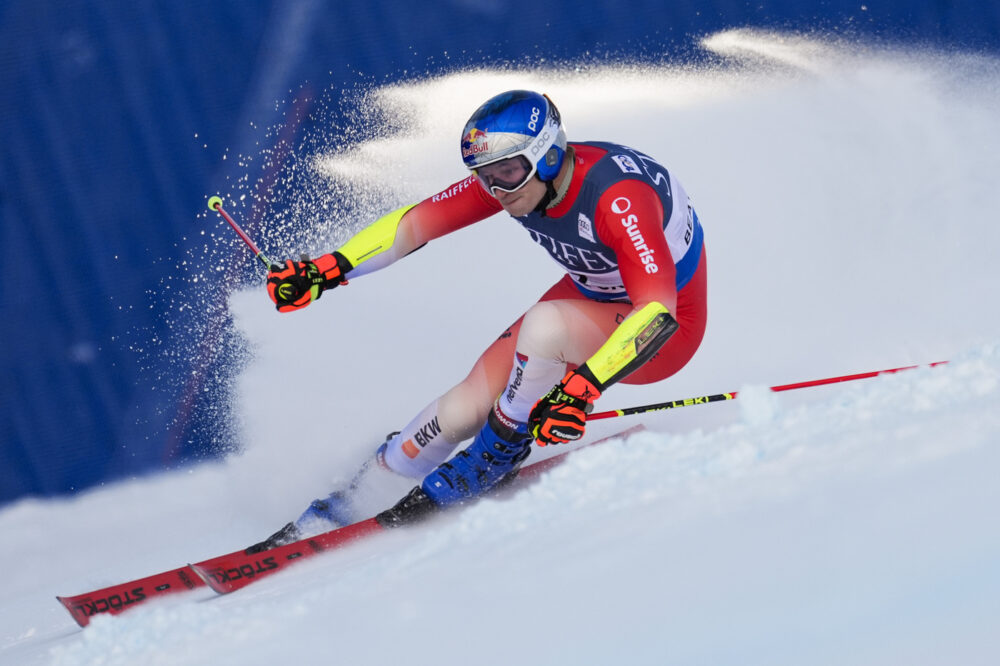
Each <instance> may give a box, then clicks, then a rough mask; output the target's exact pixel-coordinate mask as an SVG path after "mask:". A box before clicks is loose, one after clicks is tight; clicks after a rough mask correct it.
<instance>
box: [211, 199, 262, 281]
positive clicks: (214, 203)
mask: <svg viewBox="0 0 1000 666" xmlns="http://www.w3.org/2000/svg"><path fill="white" fill-rule="evenodd" d="M208 209H209V210H214V211H215V212H217V213H218V214H219V215H221V216H222V219H224V220H225V221H226V222H228V223H229V226H231V227H232V228H233V231H235V232H236V235H237V236H239V237H240V239H241V240H242V241H243V242H244V243H246V244H247V246H248V247H249V248H250V249H251V250H253V253H254V256H256V257H257V258H258V259H260V260H261V261H262V262H264V265H265V266H266V267H267V269H268V270H270V269H271V260H270V259H268V258H267V257H265V256H264V253H263V252H261V251H260V250H258V249H257V246H256V245H254V242H253V241H252V240H250V237H249V236H247V234H246V232H245V231H243V230H242V229H240V225H238V224H236V220H234V219H233V218H232V217H230V215H229V213H227V212H226V210H225V209H224V208H223V207H222V198H221V197H211V198H210V199H209V200H208Z"/></svg>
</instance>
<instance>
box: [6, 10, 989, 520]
mask: <svg viewBox="0 0 1000 666" xmlns="http://www.w3.org/2000/svg"><path fill="white" fill-rule="evenodd" d="M746 26H755V27H769V28H780V29H793V30H795V29H798V30H811V29H820V30H822V31H825V32H831V31H832V32H835V33H840V34H845V35H857V36H863V37H873V36H874V37H878V38H884V39H890V40H894V41H903V42H911V41H919V42H921V43H926V44H931V45H936V46H943V47H949V48H951V47H956V48H961V49H966V50H988V51H992V52H995V51H996V50H997V47H998V44H1000V3H998V2H988V3H987V2H962V3H958V2H940V1H936V2H935V1H930V0H915V1H908V0H894V1H892V2H879V1H878V0H872V1H871V2H866V3H862V2H857V1H852V2H845V1H833V0H831V1H827V2H801V1H800V0H788V1H785V2H777V1H767V0H757V1H755V2H741V1H736V0H728V1H727V0H715V1H706V2H683V1H678V2H670V3H665V2H662V3H661V2H648V1H647V2H641V1H637V2H628V3H622V2H613V1H611V0H605V1H601V2H587V1H586V0H583V1H581V0H547V1H546V2H524V1H520V0H518V1H514V0H510V1H508V0H478V1H475V0H451V1H450V2H440V3H433V2H431V3H416V2H372V1H366V2H362V1H358V0H339V1H338V2H329V3H327V2H320V1H319V0H299V1H294V0H288V1H285V2H263V1H252V0H229V1H220V2H208V3H206V2H194V1H191V0H172V1H169V2H167V1H162V0H161V1H154V0H138V1H135V2H120V1H114V0H89V1H88V2H74V1H66V0H47V1H45V2H39V1H37V0H12V1H8V2H6V3H3V4H2V6H0V145H2V159H0V234H2V235H0V251H2V260H3V270H2V273H0V275H2V276H3V279H0V355H2V378H3V381H2V382H0V392H2V393H0V395H2V400H0V405H2V411H0V502H5V501H9V500H11V499H13V498H17V497H20V496H23V495H26V494H42V495H50V494H59V493H66V492H72V491H75V490H79V489H82V488H85V487H88V486H91V485H93V484H96V483H100V482H102V481H104V480H109V479H114V478H120V477H122V476H127V475H133V474H138V473H142V472H147V471H150V470H155V469H160V468H163V467H165V466H173V465H178V464H182V463H184V462H186V461H189V460H191V459H193V458H197V457H199V456H211V455H215V454H217V453H218V452H219V451H220V450H222V449H224V448H225V446H227V445H228V444H229V442H227V437H226V430H225V427H224V425H223V424H224V422H225V416H226V415H225V412H224V407H220V402H221V401H220V399H219V391H221V390H222V389H223V388H224V386H225V381H224V376H225V375H226V372H227V368H228V367H231V363H232V362H233V350H231V349H227V347H226V345H227V344H228V343H227V342H226V336H225V335H223V334H220V332H219V331H220V330H222V329H224V328H225V326H226V322H225V321H224V319H219V318H216V319H209V320H208V321H205V320H204V317H205V315H203V314H202V313H203V312H205V311H208V310H209V309H203V308H200V307H199V304H198V302H197V299H199V298H204V296H205V294H204V293H198V292H194V291H188V290H187V288H186V280H187V277H188V276H190V275H193V274H196V273H197V270H198V269H199V267H198V266H197V265H196V264H197V257H198V256H199V255H198V252H197V248H196V246H197V245H198V244H199V243H203V240H201V239H200V238H199V234H200V231H201V230H202V229H203V228H204V226H205V220H204V217H202V218H199V217H198V215H199V213H201V211H203V208H204V197H205V194H206V193H212V192H216V191H220V192H223V191H225V188H226V186H227V183H231V179H232V178H236V177H238V175H239V174H240V173H241V172H240V171H239V170H238V167H237V165H235V164H234V161H235V160H229V161H227V160H223V159H221V156H222V155H223V154H226V150H227V149H231V150H232V153H231V154H233V155H236V154H246V153H249V152H252V151H262V150H266V149H269V148H273V147H274V146H273V145H272V146H268V145H261V143H260V142H261V140H262V137H263V139H264V140H265V143H266V141H267V140H270V141H272V142H274V141H277V139H278V136H279V135H278V134H274V135H264V134H262V133H261V132H260V128H267V127H271V126H273V125H275V124H277V123H279V122H283V123H285V124H286V125H288V126H289V127H290V129H289V131H290V132H292V134H293V135H296V133H297V136H302V135H303V134H306V133H308V131H309V123H310V122H313V121H312V120H311V119H310V117H309V116H308V115H307V114H305V113H303V111H304V110H307V109H304V107H305V106H307V105H308V99H309V95H308V94H305V93H304V92H303V91H313V92H316V91H324V90H330V89H334V90H336V89H341V88H342V89H351V88H353V87H354V86H356V85H358V84H359V83H372V82H378V83H382V82H386V81H392V80H397V79H403V78H413V77H417V76H421V75H423V74H427V73H434V72H440V71H441V70H444V69H453V68H457V67H461V66H463V65H469V64H496V63H500V62H511V63H525V62H529V63H530V62H537V61H539V60H540V59H543V58H544V59H546V60H551V59H553V58H555V59H574V58H587V59H590V60H593V59H594V58H600V57H602V54H612V55H615V56H631V57H634V58H640V59H647V60H659V59H661V58H663V57H664V55H666V56H668V57H669V56H671V55H675V56H677V57H681V55H682V54H683V53H684V52H685V51H686V50H688V49H690V47H691V45H692V43H693V42H694V40H695V38H697V37H698V36H702V35H705V34H708V33H711V32H714V31H717V30H720V29H724V28H731V27H746ZM310 94H312V93H310ZM276 101H278V102H279V103H277V104H276ZM290 112H291V113H293V115H295V114H297V115H296V117H297V118H298V120H296V122H294V123H289V122H288V115H287V114H288V113H290ZM325 120H329V118H326V119H325ZM286 138H287V137H286ZM292 138H293V139H294V136H293V137H292ZM251 223H252V218H251ZM251 231H252V229H251ZM193 248H194V249H193ZM233 251H234V252H245V250H244V249H241V248H238V247H237V248H234V249H233ZM232 263H233V264H234V265H241V266H245V264H246V263H247V262H246V256H245V255H240V256H238V257H235V258H234V260H233V262H232ZM225 278H226V279H230V280H238V279H240V278H241V276H240V275H227V276H225ZM185 299H191V300H192V301H194V302H193V303H192V307H190V308H186V309H185V308H179V307H178V303H183V302H184V301H185ZM167 308H169V309H170V311H171V312H172V313H173V316H172V318H171V319H170V321H169V322H168V321H165V320H164V317H163V316H162V312H163V311H164V309H167ZM213 316H215V315H213ZM185 317H188V318H190V321H189V322H185V321H183V320H184V318H185ZM181 346H184V347H187V348H188V349H187V350H186V353H183V354H180V353H171V349H174V348H177V347H181ZM192 346H193V347H194V349H193V350H192V349H191V347H192ZM220 410H221V411H220Z"/></svg>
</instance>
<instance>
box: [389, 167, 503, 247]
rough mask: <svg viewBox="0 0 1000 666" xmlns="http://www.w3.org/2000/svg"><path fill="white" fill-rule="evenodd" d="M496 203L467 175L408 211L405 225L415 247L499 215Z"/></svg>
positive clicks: (498, 207) (474, 179)
mask: <svg viewBox="0 0 1000 666" xmlns="http://www.w3.org/2000/svg"><path fill="white" fill-rule="evenodd" d="M501 210H503V207H502V206H501V205H500V202H499V201H497V200H496V199H495V198H493V197H492V196H490V195H489V194H488V193H487V192H486V190H484V189H483V186H482V185H480V184H479V180H478V179H477V178H476V177H475V176H469V177H468V178H466V179H465V180H462V181H459V182H457V183H455V184H454V185H452V186H451V187H448V188H447V189H445V190H442V191H441V192H438V193H437V194H435V195H434V196H432V197H428V198H426V199H424V200H423V201H421V202H420V203H419V204H417V205H416V206H414V207H413V208H412V209H410V211H409V212H407V214H406V218H405V219H406V220H407V223H408V224H410V225H412V227H411V232H412V234H413V240H414V242H415V244H416V245H417V246H420V245H423V244H424V243H426V242H428V241H431V240H434V239H435V238H439V237H441V236H444V235H445V234H449V233H451V232H453V231H457V230H459V229H461V228H463V227H467V226H469V225H470V224H474V223H475V222H479V221H480V220H484V219H486V218H487V217H489V216H490V215H493V214H495V213H498V212H500V211H501Z"/></svg>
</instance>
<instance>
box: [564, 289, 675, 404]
mask: <svg viewBox="0 0 1000 666" xmlns="http://www.w3.org/2000/svg"><path fill="white" fill-rule="evenodd" d="M676 330H677V320H676V319H674V318H673V316H672V315H671V314H670V311H669V310H667V308H666V307H664V306H663V305H661V304H660V303H657V302H656V301H653V302H652V303H650V304H649V305H646V306H645V307H643V308H642V309H641V310H639V311H638V312H635V313H633V314H632V315H631V316H630V317H629V318H628V319H626V320H625V321H623V322H622V323H621V325H619V326H618V328H617V329H616V330H615V332H614V333H612V334H611V337H609V338H608V341H607V342H605V343H604V345H603V346H601V348H600V349H598V350H597V353H596V354H594V355H593V356H591V357H590V358H589V359H587V362H586V363H584V364H583V365H582V366H580V368H579V369H578V370H577V372H580V373H581V374H583V375H584V376H585V377H586V378H587V379H589V380H590V381H592V382H593V383H594V386H596V387H597V388H598V389H599V390H600V391H602V392H603V391H604V390H605V389H606V388H607V387H609V386H611V385H612V384H614V383H615V382H618V381H621V380H622V379H624V378H625V377H627V376H628V375H629V374H631V373H632V372H634V371H636V370H637V369H638V368H639V367H640V366H641V365H642V364H644V363H645V362H646V361H648V360H649V359H651V358H652V357H653V355H654V354H656V352H657V351H659V349H660V347H662V346H663V345H664V344H665V343H666V342H667V340H669V339H670V336H671V335H673V334H674V331H676Z"/></svg>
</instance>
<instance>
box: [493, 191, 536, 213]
mask: <svg viewBox="0 0 1000 666" xmlns="http://www.w3.org/2000/svg"><path fill="white" fill-rule="evenodd" d="M529 199H530V197H528V196H527V195H526V193H524V192H512V193H511V194H510V196H509V197H504V198H503V199H500V200H499V201H500V205H501V206H503V209H504V210H505V211H507V214H508V215H511V216H512V217H523V216H525V215H527V214H528V213H530V212H531V211H532V210H534V208H535V205H534V204H532V203H531V201H529Z"/></svg>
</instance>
